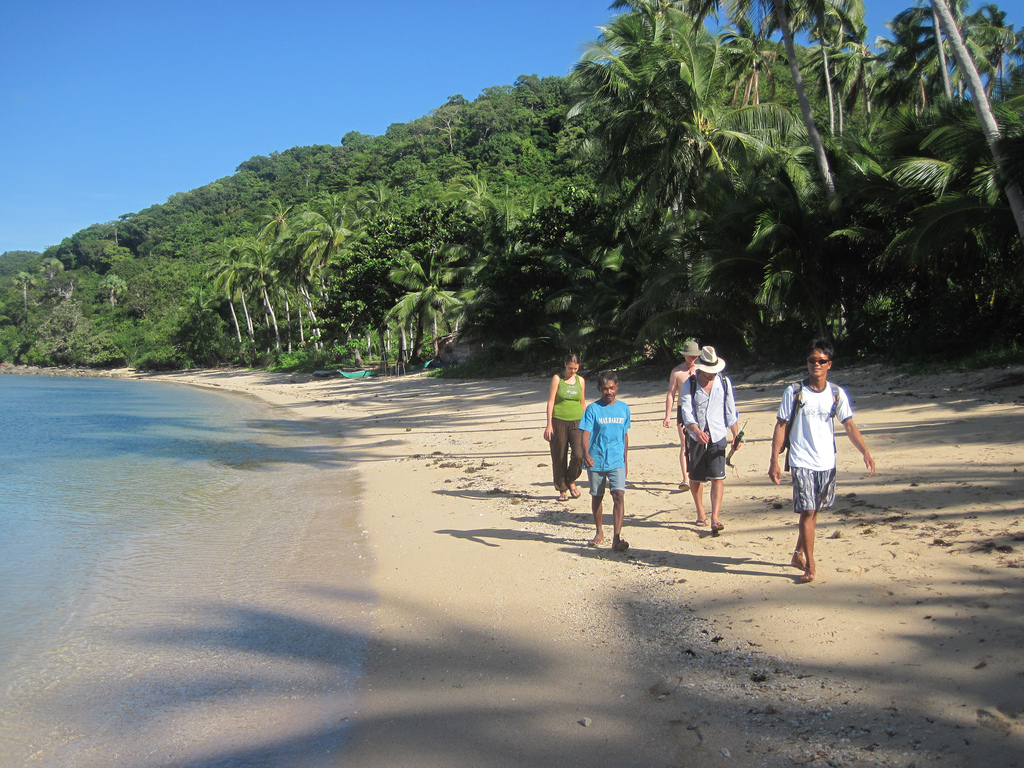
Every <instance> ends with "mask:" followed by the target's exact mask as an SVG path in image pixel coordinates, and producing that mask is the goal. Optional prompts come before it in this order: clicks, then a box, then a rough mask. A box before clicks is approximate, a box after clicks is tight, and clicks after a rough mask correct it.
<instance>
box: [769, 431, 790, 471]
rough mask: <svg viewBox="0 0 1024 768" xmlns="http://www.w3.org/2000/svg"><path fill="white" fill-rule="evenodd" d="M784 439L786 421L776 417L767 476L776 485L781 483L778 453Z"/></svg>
mask: <svg viewBox="0 0 1024 768" xmlns="http://www.w3.org/2000/svg"><path fill="white" fill-rule="evenodd" d="M785 439H786V422H784V421H783V420H782V419H777V420H776V422H775V431H774V432H772V457H771V460H770V461H769V462H768V477H769V478H771V481H772V482H773V483H775V484H776V485H779V484H781V483H782V470H780V469H779V453H781V452H782V441H783V440H785Z"/></svg>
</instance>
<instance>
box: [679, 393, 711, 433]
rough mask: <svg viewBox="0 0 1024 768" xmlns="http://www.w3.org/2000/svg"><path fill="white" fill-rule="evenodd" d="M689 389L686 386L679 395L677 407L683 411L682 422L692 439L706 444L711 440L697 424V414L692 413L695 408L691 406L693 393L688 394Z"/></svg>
mask: <svg viewBox="0 0 1024 768" xmlns="http://www.w3.org/2000/svg"><path fill="white" fill-rule="evenodd" d="M690 389H691V388H690V387H686V388H685V389H684V390H683V392H682V394H681V395H680V397H679V407H680V408H681V409H682V412H683V424H685V425H686V431H687V432H689V433H690V435H691V436H692V437H693V439H694V440H696V441H697V442H699V443H705V444H707V443H709V442H711V436H710V435H708V433H707V432H705V431H704V430H702V429H701V428H700V426H699V425H698V424H697V416H696V415H695V413H694V412H695V410H696V409H695V408H694V406H693V395H691V394H690Z"/></svg>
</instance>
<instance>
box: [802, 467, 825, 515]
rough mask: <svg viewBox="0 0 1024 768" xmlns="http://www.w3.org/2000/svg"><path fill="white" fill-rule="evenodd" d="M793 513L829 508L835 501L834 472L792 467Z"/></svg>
mask: <svg viewBox="0 0 1024 768" xmlns="http://www.w3.org/2000/svg"><path fill="white" fill-rule="evenodd" d="M792 472H793V511H794V512H796V513H797V514H799V513H801V512H809V511H811V510H814V511H815V512H817V511H818V510H821V509H827V508H828V507H831V506H832V505H833V504H834V503H835V500H836V470H835V468H834V467H833V468H832V469H825V470H820V471H819V470H816V469H802V468H801V467H793V469H792Z"/></svg>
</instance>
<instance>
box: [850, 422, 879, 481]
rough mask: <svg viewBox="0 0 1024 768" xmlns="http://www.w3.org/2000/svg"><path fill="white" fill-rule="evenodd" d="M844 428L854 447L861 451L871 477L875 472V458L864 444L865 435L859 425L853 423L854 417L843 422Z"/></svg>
mask: <svg viewBox="0 0 1024 768" xmlns="http://www.w3.org/2000/svg"><path fill="white" fill-rule="evenodd" d="M843 429H845V430H846V436H847V437H848V438H850V442H851V443H853V447H854V448H856V449H857V450H858V451H860V455H861V456H863V457H864V466H865V467H867V468H868V477H871V476H872V475H874V474H875V460H874V459H872V458H871V454H870V453H868V447H867V446H866V445H865V444H864V436H863V435H862V434H861V433H860V430H859V429H858V428H857V425H856V424H854V423H853V418H849V419H847V420H846V421H844V422H843Z"/></svg>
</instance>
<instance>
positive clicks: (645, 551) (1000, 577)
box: [153, 367, 1024, 767]
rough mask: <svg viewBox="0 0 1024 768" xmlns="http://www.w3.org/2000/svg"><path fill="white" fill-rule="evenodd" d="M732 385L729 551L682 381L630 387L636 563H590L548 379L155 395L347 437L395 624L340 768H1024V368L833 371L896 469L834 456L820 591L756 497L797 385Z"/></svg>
mask: <svg viewBox="0 0 1024 768" xmlns="http://www.w3.org/2000/svg"><path fill="white" fill-rule="evenodd" d="M727 373H731V374H732V376H733V380H734V382H735V384H736V393H737V400H738V402H739V406H740V410H741V418H742V419H743V420H749V424H748V425H747V428H746V432H747V435H748V438H749V439H748V442H747V444H746V446H745V447H744V448H743V449H742V450H741V451H740V452H739V453H738V454H737V456H736V458H735V459H734V464H735V465H736V468H735V470H734V471H732V475H731V476H730V478H729V480H728V481H727V485H726V502H725V512H724V513H723V517H722V520H723V522H724V523H725V524H726V526H727V528H726V530H725V531H724V533H723V535H722V536H719V537H712V536H710V535H709V533H708V532H707V529H705V528H698V527H697V526H695V525H694V524H693V522H692V521H693V519H694V514H693V511H692V502H691V500H690V498H689V495H688V494H685V493H684V492H681V491H679V490H678V488H677V484H678V482H679V477H678V473H679V470H678V463H677V462H678V445H677V443H676V442H675V438H676V434H675V429H674V427H673V428H672V429H669V430H666V429H663V428H662V427H661V418H662V414H663V412H664V385H663V384H661V383H649V382H639V383H637V382H631V381H630V380H629V379H628V378H624V379H623V381H622V383H621V387H620V393H619V396H620V399H622V400H624V401H625V402H627V403H628V404H629V405H630V406H631V408H632V416H633V429H632V430H631V432H630V446H631V450H630V478H629V481H630V485H629V488H628V491H627V494H626V513H627V518H626V530H625V534H626V537H627V538H628V539H629V541H630V542H631V544H632V548H631V549H630V550H629V552H627V553H625V554H621V555H620V554H617V553H612V552H611V551H610V550H609V549H608V548H607V547H604V548H601V549H598V550H595V549H592V548H587V547H585V546H583V544H584V543H585V541H586V540H587V539H588V538H590V536H591V535H592V520H591V517H590V514H589V503H588V497H587V495H586V494H585V495H584V497H583V498H582V499H580V500H579V501H573V502H570V503H567V504H565V503H559V502H557V501H556V500H555V494H554V492H553V491H552V488H551V485H550V482H549V478H550V470H549V466H548V458H547V444H546V443H545V442H544V441H543V438H542V435H541V433H542V430H543V426H544V416H543V412H544V398H545V396H546V392H547V382H546V380H542V379H540V378H526V377H523V378H516V379H503V380H496V381H486V382H477V381H470V382H453V381H439V380H434V379H429V378H424V377H421V376H416V377H409V378H405V379H400V380H399V379H390V380H361V381H344V380H340V379H330V380H311V379H310V377H308V376H290V375H278V374H262V373H249V372H216V371H212V372H200V373H183V374H169V375H162V376H158V377H153V378H157V379H159V380H161V381H179V382H183V383H190V384H199V385H204V386H216V387H221V388H225V389H231V390H238V391H245V392H250V393H252V394H255V395H257V396H259V397H261V398H263V399H265V400H267V401H268V402H270V403H273V404H276V405H283V406H287V407H288V408H289V410H291V411H292V412H294V413H295V415H296V416H297V417H298V418H302V419H316V420H317V421H319V422H320V423H321V424H326V425H329V426H330V427H331V428H335V427H336V428H337V430H338V433H339V434H341V435H343V436H344V437H345V438H346V439H347V441H348V445H349V449H350V454H351V457H352V459H353V460H354V461H355V462H357V463H358V466H359V468H360V471H361V476H362V482H363V486H364V488H363V495H362V500H361V505H362V507H361V510H360V512H361V519H362V528H363V529H365V530H366V531H367V535H368V539H369V541H370V544H371V546H372V549H373V552H374V555H375V557H376V572H375V575H374V587H375V589H376V591H377V594H378V598H379V604H378V607H377V608H376V610H375V615H374V617H373V619H374V625H375V630H374V634H373V637H372V639H371V641H370V644H369V649H368V661H367V667H368V674H367V676H366V678H365V680H364V686H365V692H364V693H365V695H364V702H363V705H362V708H361V710H360V711H359V712H358V714H356V715H355V718H354V719H355V721H356V723H357V726H356V729H355V736H354V739H353V743H352V744H351V745H350V748H349V749H348V750H347V751H346V754H345V756H344V758H343V759H341V760H340V762H339V763H338V764H339V765H344V766H391V767H395V766H433V765H446V766H479V765H488V766H573V765H579V766H629V765H636V766H676V765H679V766H705V765H707V766H711V765H735V766H774V765H780V766H781V765H792V764H805V765H822V766H824V765H849V766H861V765H863V766H867V765H895V766H909V765H911V764H913V765H916V766H924V765H935V766H976V765H977V766H980V765H1000V766H1016V765H1024V610H1022V609H1024V600H1022V597H1024V596H1022V583H1024V570H1022V567H1024V526H1022V524H1021V519H1022V517H1024V511H1022V502H1021V497H1022V490H1024V471H1018V470H1019V469H1021V467H1022V466H1024V444H1022V441H1021V432H1022V427H1024V421H1022V418H1021V416H1022V415H1024V411H1022V410H1021V404H1022V403H1024V386H1022V382H1024V376H1022V375H1021V371H1009V372H1008V371H987V372H978V373H973V374H950V375H946V376H928V377H910V376H900V375H896V374H894V373H892V372H891V371H888V370H886V369H883V368H880V367H869V368H859V369H855V370H853V369H848V370H845V371H844V370H839V371H836V372H834V375H833V380H834V381H836V382H837V383H839V384H841V385H843V386H845V387H847V388H848V390H849V392H850V394H851V397H852V398H853V401H854V408H855V409H856V419H857V422H858V424H859V425H860V426H861V429H862V431H863V432H864V435H865V439H866V440H867V443H868V446H869V448H870V449H871V451H872V454H873V455H874V457H875V460H876V462H877V464H878V468H879V471H878V474H877V475H876V476H875V477H874V478H870V479H868V478H866V477H865V476H864V475H865V472H864V469H863V465H862V464H861V463H860V457H859V454H857V452H856V451H855V450H854V449H853V448H852V446H850V445H849V443H848V441H846V440H845V438H844V437H840V444H839V450H840V459H839V470H840V478H839V498H838V499H837V504H836V507H835V508H834V510H832V511H831V512H830V513H828V514H826V515H824V516H823V518H822V519H821V521H820V522H819V528H818V547H817V549H816V554H817V558H818V580H817V581H816V582H815V583H813V584H811V585H802V584H798V583H797V578H796V577H797V576H799V572H798V571H796V570H794V569H792V568H790V567H788V565H787V564H788V562H789V556H790V553H791V551H792V548H793V544H794V542H795V538H796V527H795V522H796V516H795V515H794V514H793V513H792V511H791V501H790V490H789V488H788V486H786V485H784V486H782V487H778V486H774V485H772V484H771V483H770V482H769V481H768V479H767V474H766V471H767V464H768V446H769V441H770V435H771V429H772V425H773V423H774V414H775V410H776V408H777V406H778V399H779V397H780V396H781V392H782V389H783V388H784V386H785V384H786V383H788V382H791V381H794V380H796V379H798V378H799V377H800V375H801V372H800V371H792V372H787V373H784V374H780V373H779V372H773V373H744V372H740V371H735V372H730V371H727ZM595 392H596V387H594V386H593V383H591V385H590V386H589V387H588V395H590V396H591V397H593V395H594V394H595ZM584 479H585V478H584ZM584 485H585V483H584Z"/></svg>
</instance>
